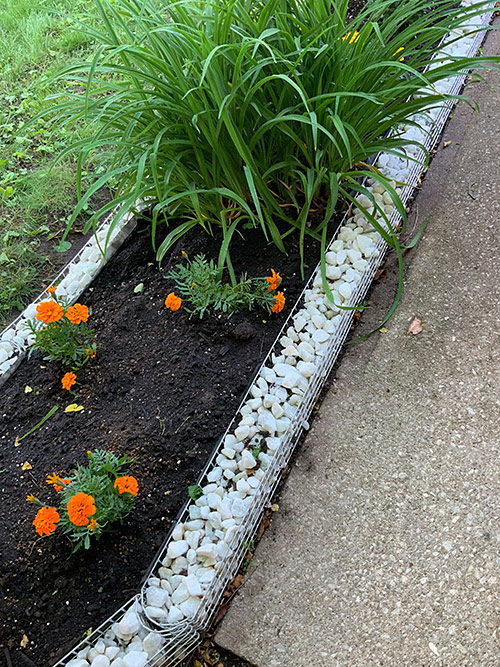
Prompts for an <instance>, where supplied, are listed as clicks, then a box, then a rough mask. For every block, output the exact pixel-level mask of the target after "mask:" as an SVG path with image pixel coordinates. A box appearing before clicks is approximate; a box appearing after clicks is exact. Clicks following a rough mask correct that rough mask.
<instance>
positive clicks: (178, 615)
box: [168, 605, 184, 623]
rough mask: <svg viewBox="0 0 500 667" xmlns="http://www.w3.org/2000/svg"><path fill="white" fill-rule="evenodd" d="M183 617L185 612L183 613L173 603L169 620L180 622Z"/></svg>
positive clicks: (170, 621)
mask: <svg viewBox="0 0 500 667" xmlns="http://www.w3.org/2000/svg"><path fill="white" fill-rule="evenodd" d="M183 618H184V614H183V613H182V611H181V610H180V609H179V608H178V607H176V606H174V605H173V606H172V607H171V608H170V611H169V612H168V622H169V623H178V622H179V621H182V619H183Z"/></svg>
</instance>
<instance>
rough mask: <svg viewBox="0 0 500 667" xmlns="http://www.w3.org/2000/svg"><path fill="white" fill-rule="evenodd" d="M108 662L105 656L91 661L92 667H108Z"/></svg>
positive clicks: (99, 656)
mask: <svg viewBox="0 0 500 667" xmlns="http://www.w3.org/2000/svg"><path fill="white" fill-rule="evenodd" d="M109 663H110V660H109V658H108V657H107V656H106V655H98V656H96V657H95V658H94V659H93V660H92V667H109Z"/></svg>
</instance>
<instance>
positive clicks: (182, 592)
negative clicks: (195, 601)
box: [172, 581, 189, 605]
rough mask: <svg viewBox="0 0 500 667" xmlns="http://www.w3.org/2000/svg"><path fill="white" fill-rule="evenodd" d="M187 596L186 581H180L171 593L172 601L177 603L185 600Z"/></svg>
mask: <svg viewBox="0 0 500 667" xmlns="http://www.w3.org/2000/svg"><path fill="white" fill-rule="evenodd" d="M188 597H189V592H188V589H187V586H186V582H185V581H182V582H181V583H180V584H179V585H178V586H177V588H176V589H175V591H174V592H173V593H172V603H173V604H175V605H178V604H180V603H181V602H184V600H187V599H188Z"/></svg>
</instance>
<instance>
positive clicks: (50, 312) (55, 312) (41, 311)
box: [36, 301, 64, 324]
mask: <svg viewBox="0 0 500 667" xmlns="http://www.w3.org/2000/svg"><path fill="white" fill-rule="evenodd" d="M63 315H64V308H63V307H62V306H61V304H59V303H57V302H56V301H42V303H39V304H38V306H37V307H36V319H37V320H38V321H39V322H44V323H45V324H51V322H59V320H60V319H61V318H62V316H63Z"/></svg>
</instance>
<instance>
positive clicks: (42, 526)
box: [33, 507, 61, 537]
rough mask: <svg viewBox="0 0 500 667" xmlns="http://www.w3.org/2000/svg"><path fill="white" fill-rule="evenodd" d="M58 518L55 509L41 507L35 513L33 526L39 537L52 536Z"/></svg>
mask: <svg viewBox="0 0 500 667" xmlns="http://www.w3.org/2000/svg"><path fill="white" fill-rule="evenodd" d="M60 518H61V517H60V516H59V512H58V511H57V510H56V508H55V507H41V508H40V509H39V510H38V512H37V515H36V517H35V520H34V521H33V525H34V526H35V529H36V532H37V533H38V534H39V535H40V536H41V537H43V535H52V533H53V532H54V531H55V529H56V523H57V522H58V521H59V519H60Z"/></svg>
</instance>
